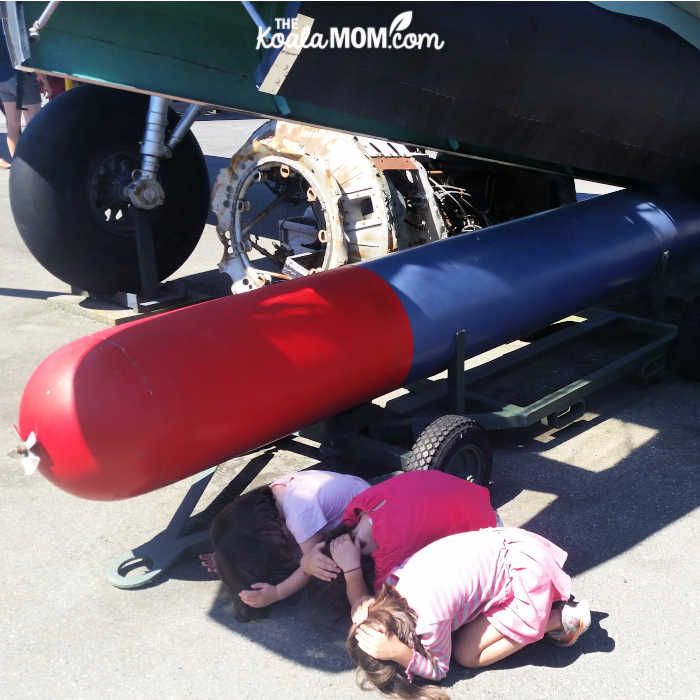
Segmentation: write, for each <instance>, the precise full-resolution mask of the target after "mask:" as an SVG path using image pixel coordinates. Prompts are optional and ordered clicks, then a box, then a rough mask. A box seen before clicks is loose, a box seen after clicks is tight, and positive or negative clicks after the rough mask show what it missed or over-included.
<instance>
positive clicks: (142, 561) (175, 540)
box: [107, 467, 216, 589]
mask: <svg viewBox="0 0 700 700" xmlns="http://www.w3.org/2000/svg"><path fill="white" fill-rule="evenodd" d="M215 471H216V467H211V468H210V469H207V470H206V471H205V472H202V476H201V477H200V479H199V480H198V481H197V482H196V483H195V484H193V485H192V486H191V487H190V489H189V491H188V492H187V495H186V496H185V498H184V499H183V501H182V503H181V504H180V506H179V508H178V509H177V510H176V511H175V515H173V517H172V519H171V520H170V523H168V526H167V527H166V528H165V529H164V530H163V531H162V532H160V533H158V534H157V535H156V536H155V537H153V538H152V539H151V540H149V541H148V542H146V543H145V544H142V545H141V546H139V547H136V548H135V549H132V550H131V551H129V552H126V553H125V554H122V555H121V556H119V557H117V558H116V559H115V560H114V561H113V562H112V563H111V564H110V565H109V568H108V570H107V578H108V579H109V582H110V583H111V584H112V585H113V586H115V587H116V588H123V589H133V588H141V587H143V586H146V585H148V584H149V583H152V582H153V581H154V580H155V579H157V578H158V577H159V576H161V575H162V574H163V573H164V572H165V571H166V570H167V569H169V568H170V567H172V566H173V565H174V564H176V563H177V562H178V561H180V560H181V559H182V558H183V557H185V556H186V555H188V554H190V553H192V552H195V551H197V550H202V549H203V548H204V547H206V546H207V544H208V543H209V532H208V531H207V530H204V531H200V532H194V533H191V534H186V535H184V536H183V530H184V528H185V525H186V524H187V521H188V519H189V517H190V514H191V513H192V511H193V510H194V507H195V506H196V505H197V502H198V501H199V499H200V497H201V495H202V494H203V493H204V489H206V487H207V485H208V484H209V481H210V480H211V478H212V476H213V475H214V472H215ZM143 566H145V567H146V568H147V571H146V573H143V574H133V575H131V576H130V575H129V572H130V571H132V570H133V569H135V568H141V567H143Z"/></svg>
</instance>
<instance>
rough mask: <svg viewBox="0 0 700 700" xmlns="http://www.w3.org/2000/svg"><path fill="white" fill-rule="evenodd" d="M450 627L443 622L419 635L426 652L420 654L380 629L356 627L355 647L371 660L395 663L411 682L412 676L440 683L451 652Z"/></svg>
mask: <svg viewBox="0 0 700 700" xmlns="http://www.w3.org/2000/svg"><path fill="white" fill-rule="evenodd" d="M451 632H452V630H451V628H450V624H449V622H447V621H444V622H440V623H437V624H436V625H433V626H432V629H431V630H430V631H429V632H428V633H426V634H422V635H421V643H422V644H423V646H424V648H425V649H429V650H430V651H429V652H428V653H427V654H423V653H421V652H419V651H418V650H416V649H412V648H411V647H409V646H408V645H406V644H404V643H403V642H402V641H401V640H400V639H399V638H398V637H396V636H395V635H393V634H392V635H388V634H387V633H386V632H385V631H384V630H383V629H375V628H373V627H370V626H368V625H360V626H359V627H358V628H357V632H356V633H355V637H356V639H357V644H358V646H359V647H360V649H362V651H364V652H365V653H366V654H369V655H370V656H372V657H374V658H375V659H384V660H387V661H395V662H396V663H398V664H400V665H401V666H403V667H404V668H405V669H406V675H407V676H408V678H409V679H411V678H412V677H413V676H414V675H416V676H422V677H423V678H428V679H430V680H435V681H439V680H442V679H443V678H444V677H445V676H446V675H447V672H448V671H449V669H450V655H451V652H452V641H451Z"/></svg>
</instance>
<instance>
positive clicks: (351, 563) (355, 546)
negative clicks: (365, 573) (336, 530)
mask: <svg viewBox="0 0 700 700" xmlns="http://www.w3.org/2000/svg"><path fill="white" fill-rule="evenodd" d="M331 556H332V557H333V561H334V562H335V563H336V564H337V565H338V566H339V567H340V568H341V570H342V571H351V570H352V569H357V568H358V567H359V566H360V557H361V556H362V554H361V552H360V545H359V543H355V542H353V541H352V537H350V535H341V536H340V537H336V538H335V539H334V540H333V541H332V542H331Z"/></svg>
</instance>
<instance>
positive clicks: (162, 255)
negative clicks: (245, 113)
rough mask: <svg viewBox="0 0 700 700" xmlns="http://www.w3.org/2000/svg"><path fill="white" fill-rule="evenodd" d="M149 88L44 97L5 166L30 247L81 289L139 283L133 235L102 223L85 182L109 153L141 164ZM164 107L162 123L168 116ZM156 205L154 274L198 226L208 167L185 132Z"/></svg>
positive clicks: (194, 237)
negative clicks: (160, 201)
mask: <svg viewBox="0 0 700 700" xmlns="http://www.w3.org/2000/svg"><path fill="white" fill-rule="evenodd" d="M147 106H148V96H147V95H140V94H137V93H131V92H124V91H121V90H112V89H109V88H104V87H98V86H94V85H85V86H81V87H77V88H74V89H72V90H69V91H68V92H66V93H64V94H62V95H60V96H59V97H57V98H56V99H54V100H51V102H49V103H48V104H47V105H46V106H45V107H44V108H42V109H41V111H40V112H39V113H38V114H37V115H36V116H35V117H34V119H32V121H31V122H30V124H29V126H28V127H27V129H26V131H25V132H24V134H23V135H22V138H21V139H20V142H19V144H18V147H17V151H16V153H15V158H14V160H13V163H12V169H11V171H10V202H11V205H12V213H13V215H14V218H15V222H16V224H17V228H18V229H19V232H20V235H21V236H22V238H23V239H24V242H25V243H26V245H27V247H28V248H29V250H30V251H31V252H32V253H33V255H34V256H35V257H36V259H37V260H38V261H39V262H40V263H41V264H42V265H43V266H44V267H45V268H46V269H47V270H49V272H51V273H52V274H54V275H55V276H56V277H58V278H59V279H61V280H63V281H64V282H67V283H68V284H70V285H73V286H75V287H78V288H80V289H83V290H86V291H90V292H99V293H114V292H118V291H128V292H133V291H138V289H139V272H138V261H137V254H136V241H135V236H133V235H129V234H115V233H110V232H107V231H105V230H104V229H103V228H102V227H101V226H100V223H99V221H98V220H97V219H96V218H95V217H96V214H95V213H94V212H93V211H92V209H91V206H90V198H89V192H90V182H91V178H92V176H93V174H94V173H95V172H96V171H97V168H98V167H99V164H100V163H102V162H103V161H104V159H105V158H106V157H108V156H109V155H110V154H112V153H118V152H120V151H121V152H128V153H129V154H133V155H134V157H135V158H136V162H140V156H139V141H141V140H142V139H143V132H144V127H145V115H146V109H147ZM177 118H178V117H177V114H176V113H175V112H174V111H173V110H170V111H169V114H168V120H169V127H170V128H172V127H173V126H174V124H175V123H176V121H177ZM159 179H160V182H161V184H162V185H163V188H164V190H165V204H164V205H163V206H162V207H161V208H160V211H159V213H158V216H157V218H156V220H155V222H154V227H153V234H154V235H153V239H154V247H155V253H156V264H157V268H158V278H159V280H163V279H165V278H166V277H168V276H169V275H171V274H172V273H173V272H174V271H175V270H177V268H179V267H180V265H182V263H184V262H185V260H186V259H187V258H188V257H189V255H190V253H191V252H192V251H193V250H194V248H195V246H196V245H197V242H198V241H199V238H200V236H201V234H202V230H203V228H204V223H205V222H206V218H207V213H208V209H209V174H208V172H207V167H206V163H205V161H204V156H203V155H202V151H201V150H200V148H199V145H198V143H197V140H196V139H195V137H194V136H193V134H192V133H191V132H188V133H187V135H186V136H185V138H184V139H183V140H182V141H181V142H180V143H179V144H178V145H177V146H176V148H175V150H174V153H173V157H172V158H170V159H163V160H162V161H161V166H160V170H159Z"/></svg>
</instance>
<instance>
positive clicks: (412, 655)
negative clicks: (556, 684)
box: [347, 528, 590, 700]
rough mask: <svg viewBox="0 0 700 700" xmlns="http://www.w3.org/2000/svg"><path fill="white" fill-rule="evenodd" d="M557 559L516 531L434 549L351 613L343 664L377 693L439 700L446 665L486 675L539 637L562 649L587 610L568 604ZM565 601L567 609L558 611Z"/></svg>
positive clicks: (560, 554)
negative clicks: (429, 682)
mask: <svg viewBox="0 0 700 700" xmlns="http://www.w3.org/2000/svg"><path fill="white" fill-rule="evenodd" d="M566 556H567V555H566V552H564V551H562V550H561V549H559V547H557V546H556V545H554V544H552V543H551V542H549V541H548V540H546V539H544V538H543V537H540V536H539V535H535V534H532V533H529V532H526V531H525V530H519V529H516V528H490V529H486V530H480V531H478V532H466V533H461V534H457V535H452V536H450V537H446V538H444V539H441V540H438V541H436V542H433V543H432V544H430V545H428V546H427V547H425V548H423V549H421V550H420V551H419V552H417V553H416V554H414V555H413V556H412V557H410V558H409V559H408V560H407V561H406V562H404V563H403V564H402V565H401V566H400V567H398V568H397V569H395V570H394V571H393V572H392V574H391V576H390V577H389V578H388V580H387V583H385V584H384V586H383V587H382V590H381V592H380V593H379V595H378V596H377V597H376V598H373V597H371V598H365V599H362V600H361V601H360V602H359V603H358V604H357V605H356V607H355V609H354V610H353V614H352V618H353V626H352V627H351V629H350V633H349V635H348V639H347V648H348V652H349V653H350V657H351V658H352V659H353V661H354V662H355V663H356V664H357V665H358V666H359V667H360V668H361V669H362V670H363V671H364V673H365V675H366V677H367V679H368V680H369V681H370V682H371V683H372V684H373V685H374V686H375V687H376V688H377V689H378V690H380V691H382V692H384V693H387V694H392V693H394V694H396V695H398V696H399V697H405V698H408V697H410V698H424V699H425V700H438V699H442V698H447V697H448V696H447V695H446V694H445V693H444V692H443V691H442V690H441V689H440V688H438V687H437V686H428V687H422V688H418V687H415V686H413V685H412V683H411V679H412V677H413V676H414V675H419V676H422V677H424V678H429V679H433V680H440V679H442V678H444V677H445V675H446V674H447V671H448V670H449V664H450V657H451V656H454V658H455V660H456V661H457V662H458V663H460V664H462V665H463V666H467V667H469V668H479V667H482V666H488V665H489V664H492V663H494V662H496V661H500V660H501V659H504V658H506V657H507V656H510V655H511V654H513V653H514V652H516V651H518V650H519V649H522V648H523V647H524V646H525V645H527V644H531V643H532V642H535V641H537V640H539V639H542V637H543V636H544V635H545V634H547V636H548V637H549V638H550V640H551V641H553V642H554V643H556V644H559V645H560V646H571V645H572V644H573V643H574V642H576V640H577V639H578V638H579V636H580V635H581V634H583V632H585V631H586V630H587V629H588V627H589V626H590V610H589V608H588V605H587V604H586V603H585V602H583V601H581V602H579V603H574V602H571V601H570V598H569V596H570V593H571V579H570V578H569V576H568V575H567V574H565V573H564V571H563V570H562V568H561V567H562V566H563V564H564V561H565V560H566ZM563 601H569V602H563Z"/></svg>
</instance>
